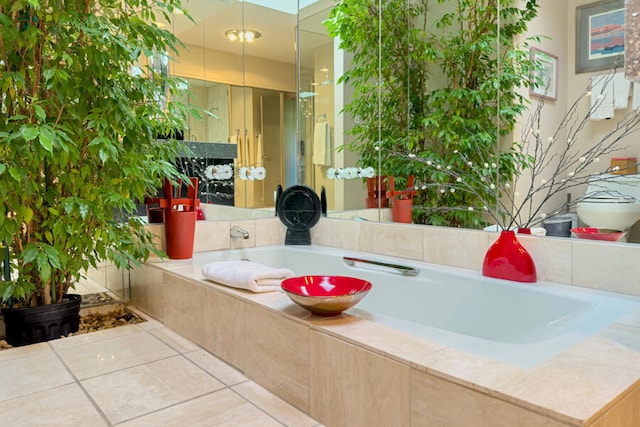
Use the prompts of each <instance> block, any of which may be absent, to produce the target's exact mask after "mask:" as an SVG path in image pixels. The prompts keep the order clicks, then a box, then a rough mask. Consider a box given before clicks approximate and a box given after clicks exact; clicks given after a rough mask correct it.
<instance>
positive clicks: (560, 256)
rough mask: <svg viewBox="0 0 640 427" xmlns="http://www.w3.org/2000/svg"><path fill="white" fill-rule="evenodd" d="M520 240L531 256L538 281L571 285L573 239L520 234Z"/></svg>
mask: <svg viewBox="0 0 640 427" xmlns="http://www.w3.org/2000/svg"><path fill="white" fill-rule="evenodd" d="M518 240H519V241H520V243H522V246H524V248H525V249H526V250H527V251H528V252H529V254H531V257H532V258H533V262H534V263H535V265H536V272H537V275H538V280H542V281H547V282H555V283H562V284H566V285H570V284H571V249H572V243H571V241H572V239H566V238H560V237H558V238H553V237H536V236H527V235H521V234H519V235H518Z"/></svg>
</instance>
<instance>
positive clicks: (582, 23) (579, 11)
mask: <svg viewBox="0 0 640 427" xmlns="http://www.w3.org/2000/svg"><path fill="white" fill-rule="evenodd" d="M614 65H616V66H618V67H622V66H623V65H624V0H601V1H598V2H595V3H589V4H586V5H584V6H578V7H577V8H576V73H585V72H589V71H598V70H605V69H607V68H611V67H613V66H614Z"/></svg>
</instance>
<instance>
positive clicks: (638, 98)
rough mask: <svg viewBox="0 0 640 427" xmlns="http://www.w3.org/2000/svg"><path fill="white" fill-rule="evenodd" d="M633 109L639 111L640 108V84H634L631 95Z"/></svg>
mask: <svg viewBox="0 0 640 427" xmlns="http://www.w3.org/2000/svg"><path fill="white" fill-rule="evenodd" d="M631 108H633V109H634V110H637V109H638V108H640V83H633V89H632V94H631Z"/></svg>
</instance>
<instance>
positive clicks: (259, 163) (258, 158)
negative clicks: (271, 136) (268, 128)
mask: <svg viewBox="0 0 640 427" xmlns="http://www.w3.org/2000/svg"><path fill="white" fill-rule="evenodd" d="M257 140H258V144H257V148H256V166H262V156H263V154H262V153H263V150H264V146H263V145H262V134H261V133H260V134H258V138H257Z"/></svg>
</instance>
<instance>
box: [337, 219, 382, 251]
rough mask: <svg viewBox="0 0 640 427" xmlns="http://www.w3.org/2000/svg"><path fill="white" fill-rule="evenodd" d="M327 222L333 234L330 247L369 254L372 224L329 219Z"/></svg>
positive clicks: (371, 241) (371, 244)
mask: <svg viewBox="0 0 640 427" xmlns="http://www.w3.org/2000/svg"><path fill="white" fill-rule="evenodd" d="M328 221H330V222H331V227H332V233H333V239H332V244H331V246H332V247H336V248H341V249H348V250H354V251H363V252H371V250H372V248H373V234H374V227H375V226H374V224H371V223H369V222H366V221H353V220H351V219H330V220H328Z"/></svg>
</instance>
